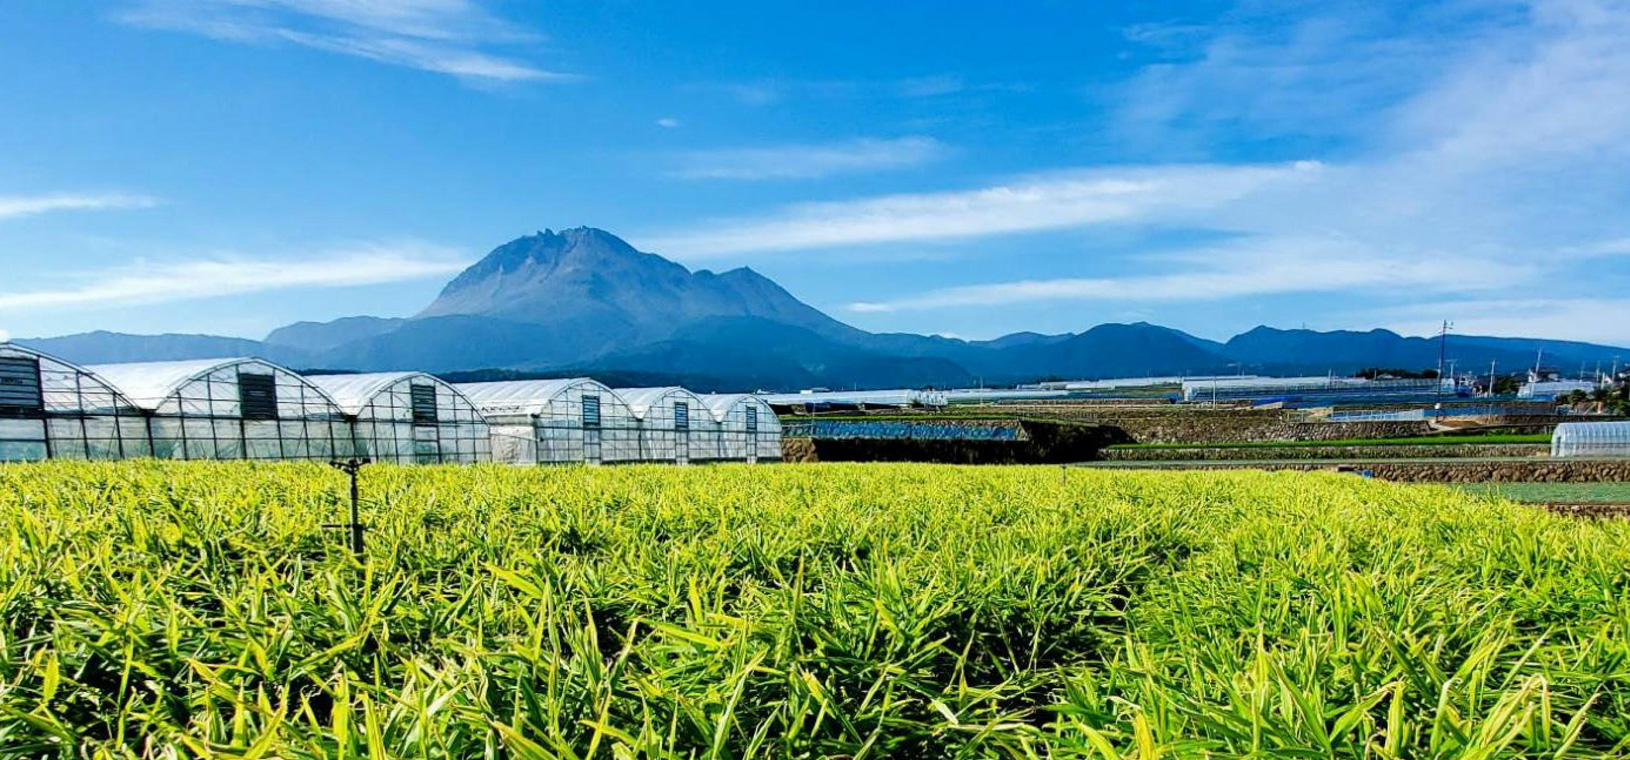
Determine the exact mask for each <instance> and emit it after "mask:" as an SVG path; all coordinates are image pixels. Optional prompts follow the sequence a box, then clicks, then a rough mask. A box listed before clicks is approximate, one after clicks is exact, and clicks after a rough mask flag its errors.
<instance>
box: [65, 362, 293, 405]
mask: <svg viewBox="0 0 1630 760" xmlns="http://www.w3.org/2000/svg"><path fill="white" fill-rule="evenodd" d="M245 362H255V363H258V364H268V363H267V362H265V361H264V360H261V359H250V358H247V357H237V358H232V359H193V360H189V361H176V362H136V363H132V364H96V365H91V366H89V367H86V369H88V370H90V371H91V372H93V373H95V374H96V375H97V376H99V377H101V378H102V380H103V381H105V382H107V383H110V384H112V385H113V387H115V388H118V389H119V391H120V392H122V393H124V394H125V397H126V398H129V399H130V402H131V403H133V404H135V405H136V406H139V407H141V408H143V409H146V410H149V411H152V410H156V409H158V408H159V406H160V405H161V404H163V403H164V399H166V398H168V397H169V396H170V395H171V394H172V393H175V391H176V389H177V388H180V387H181V386H183V385H185V384H187V383H188V382H189V381H191V380H194V379H196V378H199V377H202V376H204V375H207V374H209V373H211V372H214V371H215V370H218V369H224V368H226V367H230V366H232V365H235V364H243V363H245ZM285 371H286V372H290V374H293V372H292V371H290V370H285Z"/></svg>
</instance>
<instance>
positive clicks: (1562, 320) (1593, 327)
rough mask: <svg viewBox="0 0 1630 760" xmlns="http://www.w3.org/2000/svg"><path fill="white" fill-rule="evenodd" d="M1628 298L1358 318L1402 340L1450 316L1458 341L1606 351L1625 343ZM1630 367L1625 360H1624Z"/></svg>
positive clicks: (1470, 303)
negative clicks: (1600, 346)
mask: <svg viewBox="0 0 1630 760" xmlns="http://www.w3.org/2000/svg"><path fill="white" fill-rule="evenodd" d="M1626 314H1630V298H1546V297H1541V298H1490V299H1474V300H1447V301H1432V302H1427V303H1413V304H1408V305H1404V306H1398V307H1390V308H1387V309H1383V310H1380V311H1375V312H1367V313H1365V314H1364V315H1363V318H1365V319H1369V320H1371V321H1372V322H1378V323H1380V324H1382V325H1385V326H1386V327H1387V328H1389V329H1392V330H1395V331H1397V332H1399V333H1402V334H1404V335H1430V334H1432V333H1434V332H1437V330H1438V324H1439V320H1442V319H1443V318H1444V315H1453V316H1454V323H1455V332H1456V333H1458V334H1461V335H1522V336H1527V337H1535V338H1554V339H1558V340H1583V341H1589V342H1594V343H1605V344H1608V345H1620V346H1622V345H1625V344H1627V343H1630V326H1627V325H1626V323H1625V319H1624V317H1625V315H1626ZM1624 358H1625V360H1626V361H1630V354H1627V355H1626V356H1625V357H1624Z"/></svg>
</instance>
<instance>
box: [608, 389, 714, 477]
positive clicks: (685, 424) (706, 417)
mask: <svg viewBox="0 0 1630 760" xmlns="http://www.w3.org/2000/svg"><path fill="white" fill-rule="evenodd" d="M617 394H618V395H620V396H622V397H623V400H624V401H627V402H628V406H629V408H631V409H633V411H634V416H635V417H638V418H639V420H640V428H639V429H640V459H642V460H644V461H647V462H673V463H675V464H687V463H689V462H693V461H702V460H708V459H718V458H719V423H718V422H717V421H716V420H715V419H714V418H713V412H711V411H709V410H708V407H707V404H706V403H705V402H703V401H702V399H701V397H700V396H697V395H696V394H694V393H691V392H690V391H687V390H685V389H684V388H679V387H668V388H619V389H618V390H617Z"/></svg>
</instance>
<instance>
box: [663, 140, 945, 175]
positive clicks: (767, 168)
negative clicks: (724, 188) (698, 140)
mask: <svg viewBox="0 0 1630 760" xmlns="http://www.w3.org/2000/svg"><path fill="white" fill-rule="evenodd" d="M946 153H947V149H946V147H945V146H944V145H943V144H942V143H940V142H939V141H938V140H935V139H934V138H932V137H902V138H899V139H895V140H878V139H871V138H863V139H858V140H849V141H846V142H838V143H825V144H820V145H778V146H772V147H766V148H731V149H724V150H701V151H691V152H688V153H682V154H680V155H679V156H677V158H676V161H675V163H677V164H678V168H676V169H675V170H674V171H673V174H674V176H677V177H682V178H685V179H736V180H766V179H817V178H820V177H828V176H831V175H834V174H846V173H852V172H866V171H881V170H887V169H905V168H910V167H913V166H922V165H924V164H928V163H932V162H934V161H938V160H940V159H941V158H943V157H944V156H945V154H946Z"/></svg>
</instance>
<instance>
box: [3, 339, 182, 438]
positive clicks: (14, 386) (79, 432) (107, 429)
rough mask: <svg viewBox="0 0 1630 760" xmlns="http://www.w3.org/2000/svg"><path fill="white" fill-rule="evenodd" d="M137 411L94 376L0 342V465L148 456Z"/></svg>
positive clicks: (144, 424) (142, 418)
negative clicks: (51, 460)
mask: <svg viewBox="0 0 1630 760" xmlns="http://www.w3.org/2000/svg"><path fill="white" fill-rule="evenodd" d="M148 441H149V434H148V430H147V419H146V417H145V416H144V415H143V413H142V410H141V409H140V408H138V407H137V406H136V405H135V404H134V403H131V401H130V399H128V398H126V397H125V395H124V394H123V393H120V392H119V390H118V389H117V388H115V387H114V386H113V385H111V384H109V383H108V382H107V381H106V380H104V379H102V378H100V377H98V376H97V375H96V373H95V372H92V371H91V370H89V369H87V368H85V367H81V366H79V365H77V364H74V363H72V362H69V361H66V360H63V359H58V358H56V357H54V356H51V355H49V354H45V353H42V352H39V351H35V350H33V349H29V348H24V347H23V346H19V345H17V344H14V343H0V462H17V461H38V460H44V459H127V458H131V457H144V456H149V455H150V454H151V453H152V451H151V448H150V447H149V443H148Z"/></svg>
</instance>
